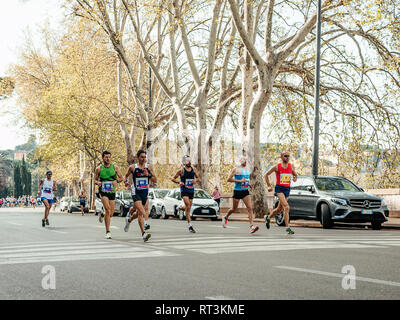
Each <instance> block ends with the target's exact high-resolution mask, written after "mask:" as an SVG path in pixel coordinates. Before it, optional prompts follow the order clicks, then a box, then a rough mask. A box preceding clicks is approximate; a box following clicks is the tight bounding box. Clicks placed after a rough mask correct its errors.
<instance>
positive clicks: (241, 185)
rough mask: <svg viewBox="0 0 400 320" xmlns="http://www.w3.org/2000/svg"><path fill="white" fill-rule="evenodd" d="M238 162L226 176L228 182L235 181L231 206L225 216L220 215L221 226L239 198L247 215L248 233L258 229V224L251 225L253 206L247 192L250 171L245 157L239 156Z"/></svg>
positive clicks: (235, 208) (225, 222)
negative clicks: (227, 176)
mask: <svg viewBox="0 0 400 320" xmlns="http://www.w3.org/2000/svg"><path fill="white" fill-rule="evenodd" d="M239 162H240V166H239V167H237V168H235V169H233V170H232V172H231V174H230V175H229V178H228V182H234V183H235V187H234V188H233V206H232V208H231V209H229V211H228V213H227V214H226V216H225V217H222V227H223V228H226V224H227V223H228V218H229V216H230V215H231V214H232V213H234V212H235V211H236V210H237V208H238V206H239V202H240V200H243V202H244V204H245V206H246V208H247V212H248V215H249V222H250V233H254V232H256V231H257V230H258V226H255V225H253V207H252V205H251V197H250V193H249V189H250V188H251V186H250V171H249V170H248V169H247V159H246V157H241V158H240V160H239Z"/></svg>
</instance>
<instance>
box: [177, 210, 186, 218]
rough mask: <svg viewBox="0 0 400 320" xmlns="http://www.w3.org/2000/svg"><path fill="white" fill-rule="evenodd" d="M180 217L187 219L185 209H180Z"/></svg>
mask: <svg viewBox="0 0 400 320" xmlns="http://www.w3.org/2000/svg"><path fill="white" fill-rule="evenodd" d="M178 217H179V220H186V214H185V211H183V210H178Z"/></svg>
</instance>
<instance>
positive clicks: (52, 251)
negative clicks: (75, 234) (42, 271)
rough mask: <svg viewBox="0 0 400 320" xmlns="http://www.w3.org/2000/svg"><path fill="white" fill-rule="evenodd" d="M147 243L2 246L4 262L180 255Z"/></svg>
mask: <svg viewBox="0 0 400 320" xmlns="http://www.w3.org/2000/svg"><path fill="white" fill-rule="evenodd" d="M177 255H179V254H177V253H173V252H168V251H163V250H158V249H154V248H152V247H146V246H136V247H135V246H132V245H131V244H124V243H120V242H113V241H109V240H107V241H105V240H104V241H66V242H43V243H35V244H30V243H26V244H24V243H22V244H21V243H20V244H16V245H0V265H8V264H19V263H38V262H57V261H77V260H100V259H101V260H104V259H133V258H149V257H166V256H177Z"/></svg>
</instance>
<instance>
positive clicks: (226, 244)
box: [168, 240, 340, 249]
mask: <svg viewBox="0 0 400 320" xmlns="http://www.w3.org/2000/svg"><path fill="white" fill-rule="evenodd" d="M243 242H247V243H243ZM192 243H196V244H192ZM323 244H327V245H335V244H334V243H332V242H329V241H319V242H315V241H302V242H299V241H296V242H294V241H291V242H290V243H285V242H284V241H281V240H276V241H257V242H255V241H254V240H251V241H232V240H226V241H218V243H215V242H214V243H210V244H204V243H201V242H199V241H194V242H190V243H188V244H181V245H173V246H168V247H170V248H174V249H196V248H225V247H226V248H230V247H232V248H233V247H243V245H248V246H249V247H252V246H269V245H272V246H274V245H275V246H276V245H281V246H287V245H323ZM338 245H340V244H338Z"/></svg>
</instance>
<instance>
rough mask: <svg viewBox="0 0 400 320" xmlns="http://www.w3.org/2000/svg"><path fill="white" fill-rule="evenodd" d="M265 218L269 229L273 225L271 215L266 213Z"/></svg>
mask: <svg viewBox="0 0 400 320" xmlns="http://www.w3.org/2000/svg"><path fill="white" fill-rule="evenodd" d="M264 220H265V226H266V227H267V229H269V228H270V227H271V218H270V217H269V215H265V216H264Z"/></svg>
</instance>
